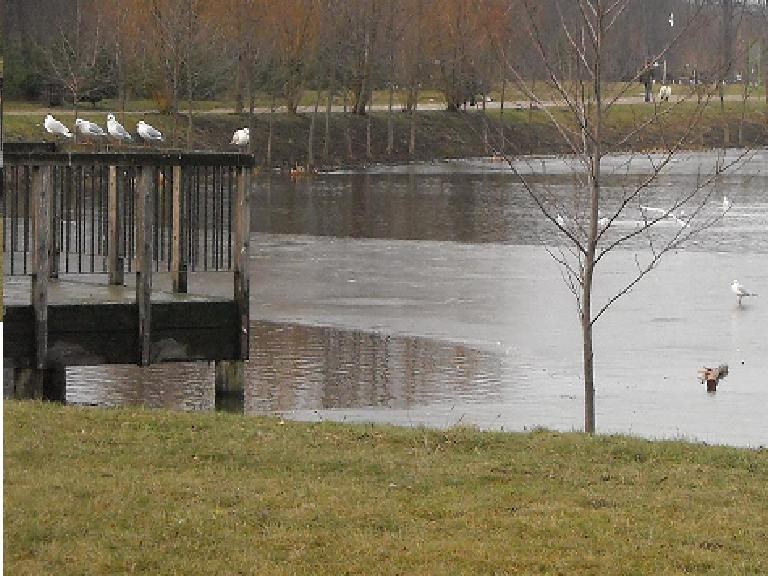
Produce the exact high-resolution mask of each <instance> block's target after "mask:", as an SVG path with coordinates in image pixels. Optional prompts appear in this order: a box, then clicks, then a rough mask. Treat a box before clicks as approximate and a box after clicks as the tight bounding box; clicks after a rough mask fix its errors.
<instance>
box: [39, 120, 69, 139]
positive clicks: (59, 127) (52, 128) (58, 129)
mask: <svg viewBox="0 0 768 576" xmlns="http://www.w3.org/2000/svg"><path fill="white" fill-rule="evenodd" d="M43 126H45V131H46V132H48V133H49V134H57V135H59V136H64V137H66V138H72V132H70V131H69V128H67V127H66V126H64V124H62V123H61V122H59V121H58V120H56V118H54V117H53V116H51V115H50V114H48V116H46V117H45V122H43Z"/></svg>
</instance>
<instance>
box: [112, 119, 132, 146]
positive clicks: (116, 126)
mask: <svg viewBox="0 0 768 576" xmlns="http://www.w3.org/2000/svg"><path fill="white" fill-rule="evenodd" d="M107 132H109V135H110V136H112V137H113V138H117V139H118V140H122V141H123V142H127V141H128V140H132V139H133V138H131V134H130V133H129V132H128V130H126V129H125V128H123V125H122V124H120V122H118V121H117V120H115V115H114V114H107Z"/></svg>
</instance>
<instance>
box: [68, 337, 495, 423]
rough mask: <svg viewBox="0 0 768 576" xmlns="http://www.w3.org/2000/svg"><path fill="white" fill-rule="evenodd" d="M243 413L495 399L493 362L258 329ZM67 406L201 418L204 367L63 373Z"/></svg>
mask: <svg viewBox="0 0 768 576" xmlns="http://www.w3.org/2000/svg"><path fill="white" fill-rule="evenodd" d="M245 370H246V381H247V382H248V384H247V388H246V395H245V396H246V397H245V402H246V411H248V412H254V413H264V412H288V411H292V410H323V409H337V408H339V409H345V408H357V407H361V406H362V407H366V408H396V409H406V408H413V407H415V406H419V405H423V404H427V403H429V402H431V401H434V400H435V399H442V398H445V397H446V396H449V397H453V398H456V399H457V400H459V401H462V402H464V401H472V399H473V398H482V399H483V401H493V400H494V399H498V398H499V391H498V389H497V388H498V385H499V383H500V382H501V380H502V374H501V372H502V368H501V363H500V358H499V357H498V356H496V355H493V354H489V353H485V352H481V351H478V350H473V349H470V348H467V347H466V346H463V345H456V344H450V343H445V342H440V341H436V340H431V339H428V338H419V337H395V336H387V335H382V334H377V333H368V332H360V331H353V330H339V329H334V328H327V327H312V326H297V325H286V324H273V323H269V322H257V323H255V324H253V325H252V327H251V357H250V359H249V360H248V361H247V362H246V365H245ZM68 380H69V383H68V394H67V399H68V401H70V402H77V403H86V402H87V403H98V404H104V405H126V404H133V405H137V404H138V405H144V406H148V407H170V408H178V407H183V408H184V409H189V410H200V409H210V408H212V407H213V403H214V396H213V388H212V385H211V383H212V382H213V366H212V365H208V364H206V363H197V364H195V363H187V364H173V365H164V364H159V365H154V366H150V367H148V368H144V369H139V368H137V367H135V366H116V367H77V368H69V369H68Z"/></svg>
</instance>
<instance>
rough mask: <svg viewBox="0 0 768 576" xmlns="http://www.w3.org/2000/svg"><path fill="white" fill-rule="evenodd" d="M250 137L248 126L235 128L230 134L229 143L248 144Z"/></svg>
mask: <svg viewBox="0 0 768 576" xmlns="http://www.w3.org/2000/svg"><path fill="white" fill-rule="evenodd" d="M250 139H251V132H250V130H249V129H248V128H241V129H240V130H235V133H234V134H233V135H232V142H230V144H235V145H237V146H248V142H249V141H250Z"/></svg>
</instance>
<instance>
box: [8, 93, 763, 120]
mask: <svg viewBox="0 0 768 576" xmlns="http://www.w3.org/2000/svg"><path fill="white" fill-rule="evenodd" d="M683 98H685V99H688V100H691V99H693V96H692V95H689V94H685V95H684V96H674V95H673V99H674V100H676V101H679V100H682V99H683ZM764 98H765V96H764V95H763V94H762V93H760V94H752V95H751V96H750V98H749V99H750V100H763V99H764ZM718 99H719V98H718V97H717V96H713V97H712V98H711V100H712V101H716V100H718ZM725 99H726V100H728V101H729V102H737V101H739V100H741V99H742V97H741V96H740V95H738V94H728V95H726V97H725ZM606 101H609V99H606ZM643 101H644V99H643V96H625V97H622V98H619V100H618V103H619V104H642V103H643ZM529 105H530V101H529V100H511V101H505V102H504V108H505V109H510V110H514V109H518V110H525V109H527V108H528V107H529ZM543 105H544V106H545V107H562V106H564V102H563V101H562V100H549V101H546V102H543ZM481 107H482V103H478V106H476V107H473V108H472V109H473V110H477V109H480V108H481ZM485 107H486V109H496V110H498V109H499V108H501V103H500V102H498V101H493V102H486V103H485ZM388 108H389V107H388V105H386V104H374V105H373V106H372V109H373V110H374V111H376V112H386V111H387V110H388ZM55 109H56V110H59V111H60V113H62V114H69V113H71V112H72V110H71V108H70V109H67V108H62V107H57V108H55ZM314 109H315V107H314V106H299V108H298V110H297V111H298V112H300V113H302V114H308V113H311V112H312V111H313V110H314ZM418 109H419V110H421V111H424V110H445V104H444V103H443V102H429V103H420V104H419V108H418ZM393 110H395V111H396V112H400V111H402V110H403V107H402V105H396V106H394V107H393ZM50 111H51V108H44V107H39V108H33V109H25V110H12V109H11V110H8V108H6V109H5V110H4V111H3V114H4V115H6V116H45V115H46V114H48V113H49V112H50ZM246 111H247V109H246ZM254 111H255V113H256V114H269V107H266V106H258V107H256V108H255V109H254ZM331 111H332V112H334V113H339V112H344V107H343V106H332V107H331ZM77 112H81V113H83V114H96V113H104V114H106V113H107V112H108V110H107V109H102V108H97V109H96V110H93V109H90V108H78V109H77ZM275 112H277V113H284V112H286V108H285V106H279V107H277V108H276V109H275ZM324 112H325V106H320V108H319V109H318V113H320V114H322V113H324ZM126 113H127V114H158V113H159V112H158V110H127V111H126ZM185 113H186V109H181V110H179V114H185ZM234 113H235V109H234V108H211V109H208V110H195V114H196V115H202V114H234Z"/></svg>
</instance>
